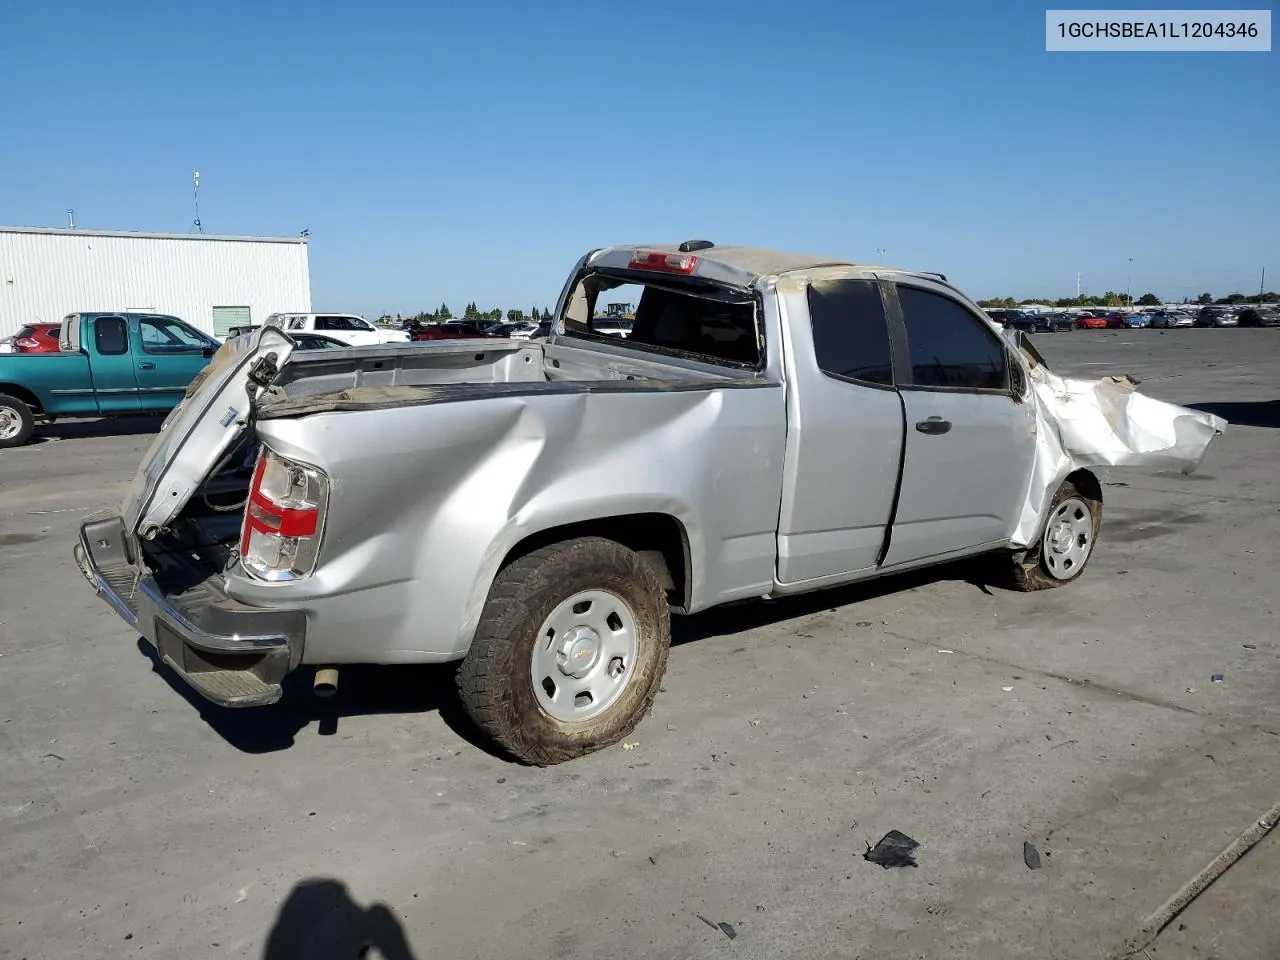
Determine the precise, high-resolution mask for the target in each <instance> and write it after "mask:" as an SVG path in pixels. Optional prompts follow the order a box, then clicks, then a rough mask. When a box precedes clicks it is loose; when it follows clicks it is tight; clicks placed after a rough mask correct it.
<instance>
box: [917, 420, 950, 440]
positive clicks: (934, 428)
mask: <svg viewBox="0 0 1280 960" xmlns="http://www.w3.org/2000/svg"><path fill="white" fill-rule="evenodd" d="M916 429H917V430H919V431H920V432H921V433H927V434H929V435H930V436H937V435H938V434H940V433H947V432H949V431H950V430H951V421H950V420H943V419H942V418H941V417H930V418H929V419H928V420H917V421H916Z"/></svg>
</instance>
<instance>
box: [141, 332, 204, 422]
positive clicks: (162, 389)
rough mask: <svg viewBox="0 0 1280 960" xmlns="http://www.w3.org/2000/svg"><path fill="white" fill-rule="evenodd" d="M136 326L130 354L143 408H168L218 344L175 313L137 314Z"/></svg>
mask: <svg viewBox="0 0 1280 960" xmlns="http://www.w3.org/2000/svg"><path fill="white" fill-rule="evenodd" d="M137 328H138V335H137V336H136V337H135V338H134V340H133V356H134V362H135V365H136V369H137V377H138V393H139V402H140V403H141V406H142V409H144V410H170V409H172V408H173V407H176V406H177V405H178V403H179V401H181V400H182V397H183V394H185V393H186V390H187V385H188V384H189V383H191V381H192V380H193V379H194V378H195V375H196V374H197V373H199V372H200V371H201V370H203V369H204V368H205V365H206V364H207V363H208V362H209V358H210V357H212V356H213V351H214V350H215V349H216V347H217V345H216V344H215V343H214V342H213V341H212V340H210V339H209V338H207V337H205V336H203V335H202V334H201V333H199V332H198V331H197V330H195V329H193V328H191V327H189V326H187V325H186V324H185V323H183V322H182V321H181V320H179V319H178V318H177V317H165V316H148V317H139V318H138V320H137Z"/></svg>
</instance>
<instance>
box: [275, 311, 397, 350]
mask: <svg viewBox="0 0 1280 960" xmlns="http://www.w3.org/2000/svg"><path fill="white" fill-rule="evenodd" d="M263 325H264V326H275V327H279V328H280V329H281V330H283V331H284V332H285V333H294V332H301V333H319V334H321V335H323V336H326V337H333V338H335V339H337V340H342V341H345V342H346V343H348V344H350V345H351V346H353V347H361V346H367V345H369V344H375V343H406V342H408V340H409V335H408V334H407V333H405V332H404V331H403V330H395V329H392V328H389V327H379V326H378V325H377V324H373V323H370V322H369V321H368V320H366V319H365V318H364V317H360V316H356V315H355V314H354V313H273V314H271V315H270V316H269V317H267V319H266V320H265V321H263Z"/></svg>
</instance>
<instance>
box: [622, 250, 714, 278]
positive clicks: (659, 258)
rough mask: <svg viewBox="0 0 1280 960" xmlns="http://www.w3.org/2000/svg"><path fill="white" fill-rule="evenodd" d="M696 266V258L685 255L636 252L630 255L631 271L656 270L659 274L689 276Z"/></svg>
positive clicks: (649, 251)
mask: <svg viewBox="0 0 1280 960" xmlns="http://www.w3.org/2000/svg"><path fill="white" fill-rule="evenodd" d="M697 266H698V258H697V257H695V256H691V255H690V254H687V253H662V252H661V251H651V250H637V251H636V252H635V253H633V254H632V255H631V269H632V270H656V271H657V272H659V273H683V274H691V273H693V271H694V270H695V269H696V268H697Z"/></svg>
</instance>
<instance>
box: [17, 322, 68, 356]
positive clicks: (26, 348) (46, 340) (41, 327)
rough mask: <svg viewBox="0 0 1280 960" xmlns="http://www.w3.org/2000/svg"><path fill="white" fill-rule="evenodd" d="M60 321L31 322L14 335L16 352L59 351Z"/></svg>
mask: <svg viewBox="0 0 1280 960" xmlns="http://www.w3.org/2000/svg"><path fill="white" fill-rule="evenodd" d="M61 329H62V324H60V323H29V324H27V325H26V326H25V327H23V328H22V329H21V330H19V331H18V332H17V333H15V334H14V335H13V352H14V353H57V352H58V351H59V350H60V349H61V348H60V347H59V346H58V333H59V331H60V330H61Z"/></svg>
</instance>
